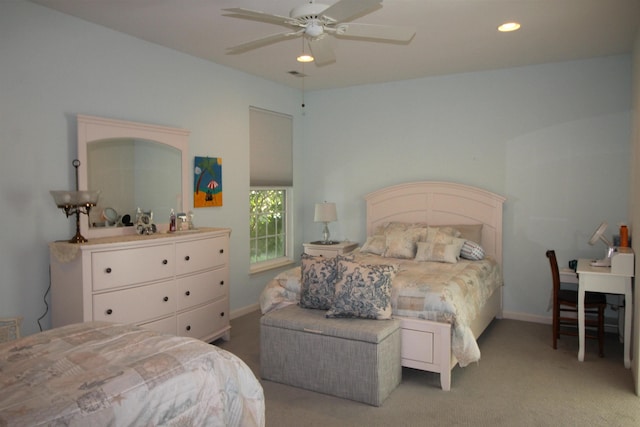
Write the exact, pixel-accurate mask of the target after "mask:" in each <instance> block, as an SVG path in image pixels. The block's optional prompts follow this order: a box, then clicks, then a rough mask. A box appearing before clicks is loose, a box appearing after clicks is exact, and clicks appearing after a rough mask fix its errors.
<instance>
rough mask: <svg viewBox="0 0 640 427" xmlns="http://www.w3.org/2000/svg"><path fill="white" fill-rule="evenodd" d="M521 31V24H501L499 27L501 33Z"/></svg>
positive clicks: (513, 22)
mask: <svg viewBox="0 0 640 427" xmlns="http://www.w3.org/2000/svg"><path fill="white" fill-rule="evenodd" d="M519 29H520V23H519V22H515V21H512V22H505V23H504V24H501V25H499V26H498V31H500V32H501V33H509V32H511V31H516V30H519Z"/></svg>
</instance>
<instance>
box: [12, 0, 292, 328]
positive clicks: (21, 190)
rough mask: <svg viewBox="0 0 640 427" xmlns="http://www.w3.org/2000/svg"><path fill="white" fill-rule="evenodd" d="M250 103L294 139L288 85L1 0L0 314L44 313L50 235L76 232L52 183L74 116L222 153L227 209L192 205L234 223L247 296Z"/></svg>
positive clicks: (236, 286) (255, 291)
mask: <svg viewBox="0 0 640 427" xmlns="http://www.w3.org/2000/svg"><path fill="white" fill-rule="evenodd" d="M292 78H294V77H292ZM250 105H255V106H258V107H261V108H265V109H269V110H275V111H279V112H283V113H287V114H291V115H293V116H294V145H296V146H297V145H298V144H299V139H300V128H299V126H298V123H299V116H300V115H299V109H300V95H299V92H298V91H296V90H293V89H289V88H287V87H285V86H282V85H279V84H275V83H272V82H269V81H267V80H263V79H258V78H256V77H253V76H250V75H248V74H244V73H241V72H238V71H235V70H232V69H230V68H226V67H222V66H219V65H216V64H213V63H210V62H207V61H203V60H200V59H197V58H194V57H192V56H188V55H185V54H181V53H178V52H176V51H173V50H170V49H166V48H162V47H159V46H157V45H154V44H150V43H147V42H144V41H141V40H138V39H135V38H132V37H129V36H126V35H123V34H120V33H117V32H114V31H111V30H107V29H105V28H103V27H100V26H97V25H94V24H91V23H88V22H86V21H82V20H79V19H76V18H73V17H70V16H67V15H64V14H61V13H57V12H54V11H51V10H50V9H47V8H44V7H41V6H38V5H35V4H32V3H29V2H25V1H21V0H15V1H9V2H6V1H1V2H0V150H1V153H0V218H2V219H3V221H2V226H0V253H2V256H0V317H3V316H14V315H21V316H24V318H25V322H24V332H25V333H33V332H35V331H37V330H38V325H37V323H36V319H37V318H38V317H39V316H41V315H42V314H43V313H44V312H45V305H44V302H43V297H44V294H45V291H46V289H47V286H48V282H49V277H48V264H49V258H48V247H47V243H48V242H50V241H53V240H60V239H68V238H70V237H71V236H72V235H73V232H72V228H73V224H72V222H73V221H71V220H70V219H66V218H65V216H64V214H63V213H62V212H61V211H60V210H58V209H57V208H56V207H55V205H54V203H53V199H52V198H51V196H50V195H49V190H52V189H72V188H73V186H74V185H75V181H74V178H73V168H72V166H71V161H72V160H73V159H74V158H75V156H76V153H77V150H76V126H75V115H76V114H79V113H80V114H90V115H96V116H102V117H109V118H116V119H124V120H132V121H139V122H144V123H153V124H160V125H166V126H173V127H179V128H184V129H188V130H190V131H191V136H190V149H191V156H212V157H214V156H215V157H221V158H222V160H223V169H222V171H223V177H224V179H223V185H224V190H225V191H224V206H223V207H220V208H204V209H197V210H195V214H196V217H195V221H196V224H197V225H200V226H221V227H230V228H232V230H233V232H232V234H231V257H232V262H231V283H232V285H231V308H232V311H233V310H236V309H238V308H242V307H245V306H249V305H252V304H255V303H256V302H257V299H258V295H259V293H260V291H261V290H262V288H263V286H264V283H265V281H266V278H265V277H266V275H262V276H256V277H254V278H251V277H250V276H249V244H248V240H249V238H248V230H249V225H248V215H245V213H246V212H247V211H248V198H247V197H248V192H249V156H248V153H249V151H248V150H249V127H248V123H249V106H250ZM295 150H296V151H298V150H297V148H295ZM298 234H300V235H301V234H302V233H298ZM43 326H44V327H45V328H46V327H49V317H48V316H46V317H45V318H44V319H43Z"/></svg>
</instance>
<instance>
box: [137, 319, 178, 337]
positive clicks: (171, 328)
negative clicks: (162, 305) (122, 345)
mask: <svg viewBox="0 0 640 427" xmlns="http://www.w3.org/2000/svg"><path fill="white" fill-rule="evenodd" d="M139 326H140V327H141V328H144V329H149V330H150V331H156V332H160V333H162V334H169V335H175V334H176V316H171V317H165V318H164V319H160V320H156V321H155V322H148V323H142V324H140V325H139Z"/></svg>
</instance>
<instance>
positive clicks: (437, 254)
mask: <svg viewBox="0 0 640 427" xmlns="http://www.w3.org/2000/svg"><path fill="white" fill-rule="evenodd" d="M464 242H465V240H464V239H458V238H455V237H453V238H452V240H451V243H436V242H418V251H417V253H416V258H415V259H416V261H434V262H446V263H450V264H455V263H456V262H458V257H459V256H460V249H461V248H462V245H464Z"/></svg>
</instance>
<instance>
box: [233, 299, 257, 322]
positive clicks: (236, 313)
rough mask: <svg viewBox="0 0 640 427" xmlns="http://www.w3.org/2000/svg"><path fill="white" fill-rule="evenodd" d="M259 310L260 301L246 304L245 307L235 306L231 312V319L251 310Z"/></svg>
mask: <svg viewBox="0 0 640 427" xmlns="http://www.w3.org/2000/svg"><path fill="white" fill-rule="evenodd" d="M256 310H260V303H255V304H251V305H248V306H246V307H242V308H237V309H235V310H233V311H232V312H231V320H233V319H235V318H237V317H240V316H244V315H245V314H249V313H251V312H253V311H256Z"/></svg>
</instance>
